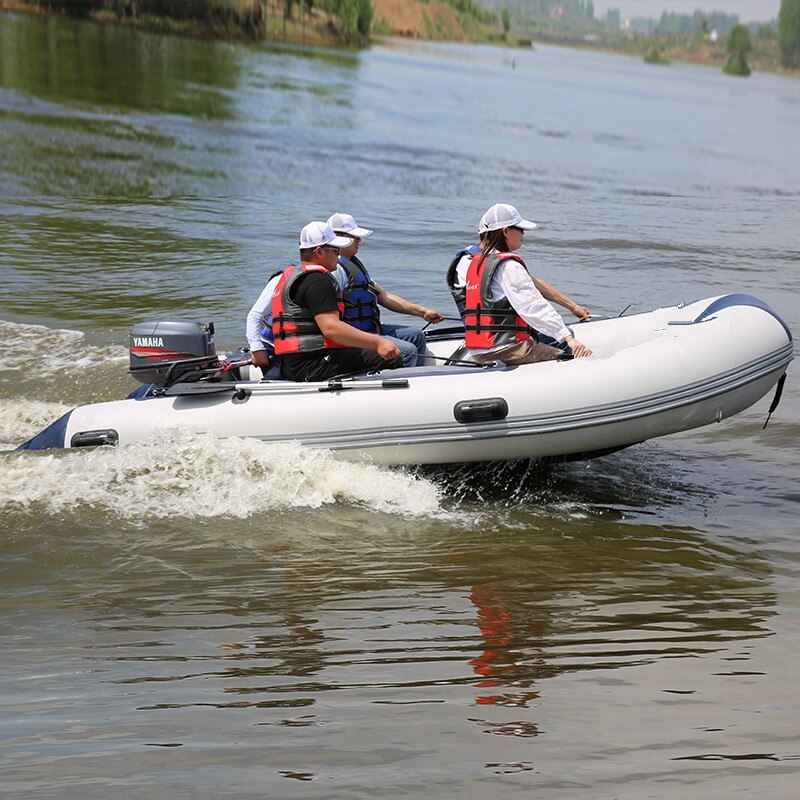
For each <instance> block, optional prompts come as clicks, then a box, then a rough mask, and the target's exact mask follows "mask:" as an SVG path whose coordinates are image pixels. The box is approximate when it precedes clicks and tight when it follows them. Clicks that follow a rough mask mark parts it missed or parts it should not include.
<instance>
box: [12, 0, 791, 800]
mask: <svg viewBox="0 0 800 800" xmlns="http://www.w3.org/2000/svg"><path fill="white" fill-rule="evenodd" d="M798 132H800V82H798V81H796V80H793V79H787V78H782V77H779V76H773V75H766V74H756V75H753V77H752V78H750V79H746V80H745V79H733V78H729V77H726V76H723V75H722V73H721V72H718V71H717V70H715V69H709V68H703V67H694V66H682V65H672V66H669V67H665V68H659V67H652V66H647V65H645V64H643V63H641V62H640V61H638V60H634V59H629V58H625V57H619V56H614V55H607V54H599V53H591V52H580V51H575V50H566V49H557V48H550V47H544V46H542V47H537V48H536V49H535V50H532V51H519V50H510V49H509V50H505V49H497V48H491V47H471V46H455V45H442V44H437V45H431V44H419V43H405V42H388V43H386V44H384V45H380V46H376V47H373V48H372V49H370V50H368V51H365V52H359V53H355V52H332V51H323V50H303V49H295V48H278V47H274V46H245V45H239V44H229V43H210V42H198V41H192V40H188V39H180V38H173V37H166V36H159V35H152V34H145V33H141V32H135V31H129V30H124V29H118V28H111V27H101V26H96V25H93V24H87V23H77V22H70V21H64V20H55V19H48V18H37V17H26V16H18V15H12V14H5V15H2V14H0V243H2V246H1V247H0V336H2V345H1V346H0V442H2V443H3V445H2V447H3V448H5V452H2V453H0V531H2V536H1V537H0V581H1V583H0V586H2V592H1V593H0V603H1V604H2V617H1V619H2V622H1V623H0V624H1V625H2V649H1V650H0V664H2V672H0V738H2V741H3V746H2V748H0V787H2V789H0V794H7V796H9V797H12V796H13V797H26V798H104V799H105V798H108V797H109V796H112V795H113V796H114V797H117V798H142V797H148V798H157V799H159V800H160V798H170V800H174V799H175V798H217V797H220V796H226V797H230V798H251V797H280V798H303V797H326V798H357V797H364V798H374V797H378V796H382V797H425V798H431V797H437V798H438V797H442V798H444V797H455V796H458V797H466V798H473V797H474V798H477V797H481V798H483V797H486V796H492V797H503V798H511V797H514V798H516V797H522V796H530V794H531V792H535V793H536V795H535V796H537V797H543V798H555V797H558V798H562V797H563V798H570V800H573V799H576V798H577V799H580V800H582V799H583V798H585V799H586V800H590V799H591V800H597V799H598V798H625V799H626V800H627V799H630V800H640V799H641V798H644V797H647V798H697V797H703V798H705V800H714V799H715V798H726V800H727V798H730V797H733V796H758V797H768V798H770V799H771V800H775V799H778V800H780V799H781V798H795V797H797V796H798V794H800V722H798V720H800V701H799V700H798V698H799V697H800V694H799V693H798V681H797V658H798V655H799V654H800V593H798V589H797V587H798V578H800V543H798V535H797V534H798V522H797V517H798V510H800V492H799V491H798V477H800V470H798V467H800V452H799V450H798V434H800V422H799V421H798V420H799V419H800V384H798V382H797V380H796V379H795V374H796V369H794V368H790V370H789V380H788V382H787V388H786V391H785V392H784V398H783V401H782V403H781V406H780V407H779V409H778V411H777V412H776V414H775V415H774V416H773V419H772V421H771V422H770V424H769V427H768V428H767V429H766V430H762V425H763V422H764V420H765V418H766V412H767V406H768V405H769V401H768V399H764V400H762V401H761V402H760V403H759V404H757V405H756V406H755V407H754V408H752V409H750V410H748V411H746V412H744V413H742V414H740V415H739V416H737V417H735V418H733V419H730V420H726V421H725V422H724V423H722V424H721V425H719V426H714V427H713V428H707V429H703V430H700V431H696V432H692V433H687V434H681V435H675V436H671V437H667V438H665V439H661V440H659V441H656V442H651V443H646V444H644V445H640V446H637V447H634V448H631V449H629V450H627V451H624V452H621V453H618V454H616V455H613V456H608V457H606V458H602V459H598V460H595V461H591V462H585V463H582V462H578V463H573V464H565V465H554V466H547V467H543V466H536V465H530V464H523V465H520V464H501V465H497V466H494V467H491V468H489V467H485V466H483V467H470V468H466V467H464V468H458V467H455V468H448V469H446V470H444V469H441V470H440V469H426V470H413V469H407V470H400V469H384V468H377V467H374V466H370V465H358V464H340V463H337V462H336V460H335V459H334V458H333V457H332V456H331V455H330V454H328V453H325V452H308V451H304V450H302V449H301V448H299V447H296V446H295V445H292V444H286V445H264V444H261V443H258V442H252V441H225V442H221V443H220V442H214V441H212V440H210V439H207V438H204V437H201V436H198V437H195V438H191V439H187V438H186V437H178V436H176V437H174V438H172V439H170V440H168V441H153V442H148V443H147V444H144V445H141V446H134V447H129V448H123V449H120V450H113V449H104V448H103V449H98V450H95V451H91V452H90V451H77V452H70V453H46V454H41V453H15V452H13V451H11V448H13V447H14V446H15V445H17V444H19V443H20V442H22V441H24V440H25V439H26V438H28V437H29V436H31V435H32V434H33V433H35V432H36V431H37V430H39V429H40V428H41V427H43V426H44V425H45V424H47V423H49V422H50V421H51V420H53V419H55V418H56V417H57V416H59V415H60V414H62V413H64V412H65V411H66V410H68V409H69V408H71V407H72V406H73V405H75V404H79V403H85V402H90V401H91V400H92V399H112V398H119V397H122V396H124V395H125V394H126V393H127V392H128V391H130V389H131V388H133V386H134V384H133V383H132V380H131V378H130V377H129V376H128V375H127V373H126V351H125V345H126V336H127V328H128V326H129V325H130V324H131V323H133V322H135V321H139V320H144V319H148V318H153V317H156V316H160V315H165V314H169V315H174V316H182V317H191V318H198V319H204V320H213V321H214V322H215V323H216V326H217V330H218V336H217V340H218V345H220V346H221V347H222V348H223V349H226V348H233V347H236V346H238V345H239V344H241V343H242V342H243V327H244V318H245V315H246V313H247V310H248V309H249V307H250V305H251V303H252V302H253V300H254V298H255V297H256V296H257V295H258V293H259V292H260V290H261V288H262V287H263V284H264V282H265V280H266V278H267V277H268V276H269V274H270V273H271V271H272V270H273V269H274V268H276V267H278V266H281V265H283V264H284V263H286V262H287V261H289V260H291V259H292V258H293V257H294V255H295V245H296V240H297V234H298V231H299V229H300V228H301V227H302V225H304V224H305V223H306V222H307V221H308V220H310V219H315V218H325V217H327V216H328V215H329V214H330V213H332V212H333V211H345V212H350V213H353V214H354V215H355V216H356V219H357V220H358V221H359V223H361V224H364V225H367V226H369V227H373V228H375V230H376V234H375V236H374V237H373V238H372V239H370V240H369V241H367V242H365V243H364V246H363V248H362V255H363V257H364V259H365V261H366V263H367V264H368V265H369V266H370V267H371V269H372V271H373V274H375V276H376V277H377V279H378V280H379V281H380V282H381V283H383V284H384V285H385V286H387V288H389V289H390V290H391V291H395V292H397V293H399V294H402V295H404V296H406V297H409V298H411V299H413V300H416V301H419V302H424V303H426V304H428V305H430V306H433V307H438V308H439V309H440V310H442V311H443V312H445V313H447V314H451V313H453V312H454V308H453V307H452V301H451V300H450V299H449V296H448V294H447V290H446V287H445V285H444V280H443V273H444V270H445V268H446V265H447V263H448V262H449V259H450V257H451V255H452V253H453V252H454V250H455V249H456V248H457V247H459V246H462V245H463V244H466V243H470V242H471V241H472V240H474V238H475V236H474V230H475V226H476V223H477V219H478V218H479V217H480V215H481V213H482V212H483V211H484V210H485V208H486V207H487V206H489V205H490V204H492V203H494V202H497V201H506V202H512V203H514V204H516V205H517V206H518V207H519V208H520V210H521V211H522V213H523V214H524V215H526V216H528V217H529V218H532V219H535V220H537V221H538V222H540V224H541V230H540V231H537V232H536V235H535V236H531V237H528V241H527V242H526V245H525V249H524V251H523V255H524V256H525V258H526V259H527V261H528V263H529V265H531V266H533V268H534V270H535V271H536V272H537V273H538V274H540V275H542V276H543V277H546V278H547V279H548V280H550V281H551V282H552V283H554V284H555V285H556V286H558V287H559V288H561V289H562V290H563V291H565V292H566V293H567V294H569V295H571V296H573V297H574V298H575V299H577V300H579V301H581V302H582V303H584V304H585V305H588V306H589V307H590V308H591V309H592V310H593V311H595V312H596V313H599V314H617V313H619V312H620V311H622V309H624V308H625V307H626V306H628V305H629V304H631V309H632V310H647V309H650V308H653V307H657V306H659V305H671V304H673V303H677V302H680V301H682V300H693V299H697V298H701V297H706V296H710V295H714V294H721V293H725V292H728V291H741V292H747V293H751V294H756V295H757V296H759V297H761V298H762V299H764V300H766V301H767V302H768V303H770V304H771V305H772V306H773V307H774V308H775V309H776V310H777V311H778V312H779V313H780V314H781V315H782V316H783V318H784V319H785V320H786V321H787V323H788V324H789V325H790V327H792V328H793V330H794V331H795V333H796V332H797V331H800V299H799V297H798V291H797V286H798V264H800V157H799V156H800V145H799V144H798V142H799V141H800V139H798ZM390 317H391V315H390Z"/></svg>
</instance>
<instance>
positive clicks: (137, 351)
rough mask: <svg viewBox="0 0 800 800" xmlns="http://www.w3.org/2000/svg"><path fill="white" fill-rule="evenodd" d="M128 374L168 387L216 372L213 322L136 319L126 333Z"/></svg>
mask: <svg viewBox="0 0 800 800" xmlns="http://www.w3.org/2000/svg"><path fill="white" fill-rule="evenodd" d="M129 352H130V359H131V366H130V370H131V375H133V377H134V378H136V380H138V381H140V382H141V383H154V384H156V385H157V386H172V385H173V384H175V383H181V382H182V383H188V382H191V381H197V380H200V379H201V378H205V377H209V376H212V375H215V374H217V371H218V367H219V360H218V358H217V349H216V347H215V346H214V323H213V322H196V321H194V320H190V319H161V320H158V322H138V323H136V325H134V326H133V327H132V328H131V333H130V346H129Z"/></svg>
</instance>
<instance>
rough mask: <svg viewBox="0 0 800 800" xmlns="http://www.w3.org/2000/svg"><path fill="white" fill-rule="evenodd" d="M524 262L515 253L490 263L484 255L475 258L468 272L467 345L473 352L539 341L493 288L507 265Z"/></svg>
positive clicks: (501, 254) (499, 256)
mask: <svg viewBox="0 0 800 800" xmlns="http://www.w3.org/2000/svg"><path fill="white" fill-rule="evenodd" d="M509 260H511V261H517V262H519V263H520V264H522V266H523V267H524V266H525V262H524V261H523V260H522V259H521V258H520V257H519V256H515V255H514V254H513V253H495V254H494V255H493V256H492V257H491V259H489V258H487V257H486V256H485V255H484V254H483V253H482V252H481V253H478V254H477V255H475V256H473V258H472V261H470V264H469V268H468V269H467V290H466V298H465V299H466V309H465V316H464V328H465V330H466V336H465V340H464V343H465V344H466V346H467V347H468V348H470V349H475V350H489V349H491V348H493V347H497V346H498V345H506V344H513V343H514V342H524V341H526V340H527V339H530V338H532V337H533V338H537V340H538V337H537V336H536V332H535V331H534V330H533V329H532V328H531V327H530V326H529V325H528V323H527V322H525V320H524V319H522V318H521V317H520V316H519V315H518V314H517V312H516V311H515V310H514V309H513V307H512V306H511V303H509V301H508V299H507V298H506V297H501V298H499V299H497V300H495V299H493V298H492V296H491V291H490V287H491V285H492V278H493V277H494V274H495V272H497V268H498V267H499V266H500V264H502V263H503V262H504V261H509Z"/></svg>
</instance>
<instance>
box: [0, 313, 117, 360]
mask: <svg viewBox="0 0 800 800" xmlns="http://www.w3.org/2000/svg"><path fill="white" fill-rule="evenodd" d="M83 340H84V334H83V333H82V332H81V331H73V330H68V329H65V328H47V327H45V326H44V325H26V324H23V323H18V322H9V321H7V320H2V319H0V341H2V342H3V348H2V350H0V370H15V371H21V372H23V373H25V372H27V371H30V370H32V369H34V368H35V370H36V372H37V373H43V372H48V371H62V370H65V369H83V368H86V367H88V366H92V365H94V364H104V363H108V362H109V361H124V360H125V358H126V357H127V350H126V349H125V348H124V347H122V346H120V345H108V346H103V347H98V346H95V345H87V344H86V343H85V342H84V341H83Z"/></svg>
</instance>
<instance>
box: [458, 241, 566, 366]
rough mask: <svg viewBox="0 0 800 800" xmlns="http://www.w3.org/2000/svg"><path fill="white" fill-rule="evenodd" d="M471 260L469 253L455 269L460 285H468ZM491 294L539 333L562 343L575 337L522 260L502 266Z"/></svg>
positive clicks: (490, 290)
mask: <svg viewBox="0 0 800 800" xmlns="http://www.w3.org/2000/svg"><path fill="white" fill-rule="evenodd" d="M472 259H473V256H471V255H469V254H467V255H465V256H462V257H461V260H460V261H459V262H458V265H457V266H456V273H457V285H459V286H466V285H467V270H468V269H469V265H470V262H471V261H472ZM489 292H490V294H491V295H492V299H493V300H499V299H501V298H503V297H505V298H507V299H508V302H509V303H511V306H512V308H513V309H514V310H515V311H516V312H517V314H519V316H520V317H521V318H522V319H524V320H525V322H527V323H528V325H530V326H531V328H533V329H534V330H536V331H538V332H539V333H543V334H544V335H545V336H550V337H552V338H553V339H555V340H556V341H557V342H563V341H564V339H566V338H567V336H571V335H572V334H571V333H570V331H569V328H567V326H566V325H565V324H564V320H562V319H561V316H560V315H559V313H558V312H557V311H556V310H555V309H554V308H553V306H551V305H550V303H548V302H547V300H545V299H544V297H542V293H541V292H540V291H539V290H538V289H537V288H536V284H535V283H534V282H533V278H531V276H530V275H529V274H528V271H527V270H526V269H525V267H524V266H523V265H522V264H520V263H519V261H515V260H514V259H509V260H508V261H503V262H502V263H501V264H500V266H499V267H498V268H497V270H496V271H495V273H494V275H493V276H492V282H491V284H490V285H489ZM492 349H497V348H492ZM470 352H472V353H486V352H490V351H488V350H477V349H471V350H470Z"/></svg>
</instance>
